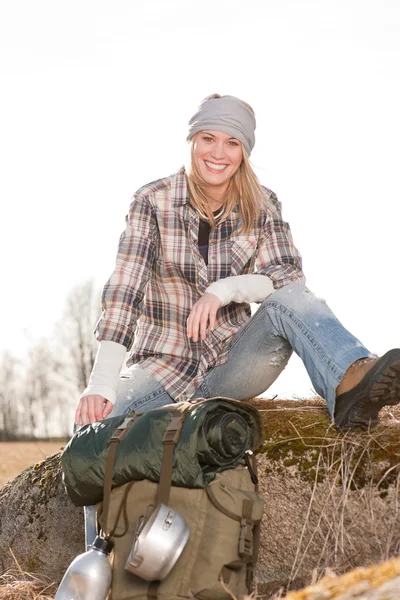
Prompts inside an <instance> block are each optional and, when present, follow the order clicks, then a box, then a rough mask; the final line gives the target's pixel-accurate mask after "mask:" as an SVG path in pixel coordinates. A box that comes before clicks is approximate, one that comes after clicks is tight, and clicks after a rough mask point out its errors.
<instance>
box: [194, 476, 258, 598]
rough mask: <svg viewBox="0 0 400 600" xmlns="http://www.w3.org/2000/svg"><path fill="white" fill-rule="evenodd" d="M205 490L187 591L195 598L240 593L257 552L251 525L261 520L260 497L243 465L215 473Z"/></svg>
mask: <svg viewBox="0 0 400 600" xmlns="http://www.w3.org/2000/svg"><path fill="white" fill-rule="evenodd" d="M205 492H206V494H207V509H206V519H205V524H204V528H203V535H202V539H201V542H200V544H199V546H198V553H197V560H196V568H195V569H193V571H192V573H191V576H190V584H189V587H190V591H191V593H192V594H193V596H194V598H196V599H198V600H209V599H212V600H231V598H232V596H231V594H233V595H234V596H236V597H237V598H239V597H242V596H243V595H245V594H248V593H249V591H250V590H249V585H250V572H251V570H252V567H253V566H254V564H255V561H256V559H257V552H258V539H257V535H255V533H256V532H255V528H256V526H257V524H259V523H260V521H261V517H262V513H263V508H264V497H263V495H262V494H261V493H259V492H257V491H255V489H254V485H253V484H252V483H251V480H250V476H249V472H248V470H247V469H246V468H245V467H237V468H236V469H233V470H231V471H225V472H223V473H221V474H219V475H217V477H216V478H215V480H214V481H213V482H212V483H211V484H210V485H209V486H208V487H207V488H206V490H205ZM221 580H222V581H223V582H224V585H223V584H222V583H221ZM228 590H229V591H228ZM182 592H183V590H182ZM229 592H231V594H230V593H229Z"/></svg>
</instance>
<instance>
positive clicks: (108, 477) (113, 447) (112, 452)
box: [103, 414, 140, 537]
mask: <svg viewBox="0 0 400 600" xmlns="http://www.w3.org/2000/svg"><path fill="white" fill-rule="evenodd" d="M138 416H140V415H136V414H133V415H132V416H130V417H126V419H125V420H124V421H123V422H122V423H121V425H119V426H118V427H117V429H116V430H115V431H114V433H113V434H112V436H111V437H110V439H109V448H108V453H107V461H106V470H105V474H104V486H103V489H104V491H103V532H104V535H105V536H106V537H110V532H109V530H108V513H109V510H110V499H111V489H112V478H113V472H114V464H115V457H116V454H117V446H118V444H119V442H120V441H121V440H122V439H123V438H124V437H125V436H126V434H127V433H128V431H129V429H130V428H131V426H132V424H133V422H134V421H135V420H136V419H137V418H138Z"/></svg>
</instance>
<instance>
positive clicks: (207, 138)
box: [203, 135, 213, 142]
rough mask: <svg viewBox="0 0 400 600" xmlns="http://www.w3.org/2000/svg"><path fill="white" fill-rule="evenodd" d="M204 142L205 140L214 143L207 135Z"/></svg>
mask: <svg viewBox="0 0 400 600" xmlns="http://www.w3.org/2000/svg"><path fill="white" fill-rule="evenodd" d="M203 140H205V141H206V142H212V141H213V139H212V138H210V137H208V136H207V135H205V136H204V137H203Z"/></svg>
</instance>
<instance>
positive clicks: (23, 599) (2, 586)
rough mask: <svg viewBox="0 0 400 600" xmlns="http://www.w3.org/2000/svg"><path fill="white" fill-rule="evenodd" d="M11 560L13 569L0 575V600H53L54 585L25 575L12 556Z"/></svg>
mask: <svg viewBox="0 0 400 600" xmlns="http://www.w3.org/2000/svg"><path fill="white" fill-rule="evenodd" d="M10 551H11V549H10ZM11 554H12V551H11ZM13 558H14V562H15V567H14V568H13V569H8V570H7V571H6V572H5V573H3V574H2V575H0V600H53V598H54V596H55V594H56V591H57V588H56V585H55V584H54V583H53V582H50V581H48V580H46V579H45V578H44V577H40V578H39V577H37V576H36V575H31V574H30V573H26V572H25V571H23V570H22V569H21V567H20V565H19V564H18V561H17V559H16V558H15V556H14V555H13Z"/></svg>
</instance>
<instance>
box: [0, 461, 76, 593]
mask: <svg viewBox="0 0 400 600" xmlns="http://www.w3.org/2000/svg"><path fill="white" fill-rule="evenodd" d="M10 548H11V550H12V552H13V554H14V555H15V558H16V559H17V561H18V564H19V565H20V566H21V568H22V569H23V570H26V571H28V572H30V573H39V574H40V575H43V576H45V577H48V578H49V579H50V581H54V582H59V581H60V580H61V578H62V576H63V575H64V572H65V570H66V568H67V566H68V565H69V563H70V562H71V561H72V560H73V558H75V556H76V555H77V554H80V553H81V552H83V551H84V529H83V510H82V508H77V507H76V506H74V505H73V504H72V502H71V501H70V500H69V498H68V496H67V495H66V493H65V491H64V486H63V484H62V480H61V465H60V455H59V454H55V455H53V456H50V457H48V458H47V459H46V460H44V461H43V462H40V463H38V464H36V465H34V466H33V467H29V468H28V469H26V470H25V471H23V472H22V473H21V474H20V475H18V477H16V478H15V479H14V480H13V481H12V482H10V483H7V484H6V485H5V486H4V487H2V488H1V489H0V569H1V572H4V571H6V570H7V569H9V568H12V567H15V560H14V558H13V556H12V554H11V552H10Z"/></svg>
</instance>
